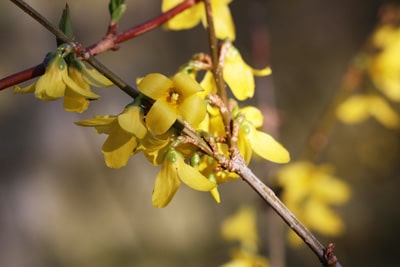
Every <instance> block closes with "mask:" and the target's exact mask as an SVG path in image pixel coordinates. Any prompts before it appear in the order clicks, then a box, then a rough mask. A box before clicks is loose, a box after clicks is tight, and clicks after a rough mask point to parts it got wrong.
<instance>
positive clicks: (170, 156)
mask: <svg viewBox="0 0 400 267" xmlns="http://www.w3.org/2000/svg"><path fill="white" fill-rule="evenodd" d="M181 181H182V182H184V183H185V184H186V185H188V186H189V187H191V188H192V189H195V190H199V191H210V190H211V189H213V188H214V187H215V186H216V185H215V183H213V182H210V181H209V180H208V179H207V178H206V177H204V176H203V175H202V174H201V173H200V172H199V171H197V170H196V169H195V168H193V167H192V166H190V165H188V164H186V163H185V161H184V158H183V156H182V155H181V154H180V153H179V152H177V151H176V150H174V149H169V150H168V151H167V153H166V155H165V158H164V161H163V165H162V168H161V171H160V172H159V173H158V174H157V177H156V181H155V185H154V190H153V196H152V203H153V206H155V207H158V208H163V207H165V206H167V205H168V203H169V202H170V201H171V200H172V198H173V197H174V195H175V193H176V191H177V190H178V188H179V186H180V184H181Z"/></svg>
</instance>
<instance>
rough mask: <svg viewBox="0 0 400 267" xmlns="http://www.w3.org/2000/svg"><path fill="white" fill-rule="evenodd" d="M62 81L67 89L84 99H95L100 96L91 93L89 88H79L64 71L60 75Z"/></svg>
mask: <svg viewBox="0 0 400 267" xmlns="http://www.w3.org/2000/svg"><path fill="white" fill-rule="evenodd" d="M62 79H63V81H64V82H65V84H66V85H67V86H68V88H69V89H71V90H72V91H74V92H75V93H77V94H79V95H81V96H84V97H86V98H89V99H97V98H99V97H100V96H99V95H97V94H95V93H93V92H92V91H90V87H89V88H87V87H86V88H85V87H81V86H79V85H78V84H77V83H76V82H75V81H74V80H72V79H71V78H70V77H69V76H68V73H67V72H66V71H65V72H63V74H62Z"/></svg>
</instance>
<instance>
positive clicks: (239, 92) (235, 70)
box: [223, 45, 271, 101]
mask: <svg viewBox="0 0 400 267" xmlns="http://www.w3.org/2000/svg"><path fill="white" fill-rule="evenodd" d="M269 74H271V69H270V68H269V67H266V68H264V69H262V70H255V69H253V68H251V67H250V66H249V65H247V64H246V62H244V60H243V58H242V56H241V55H240V53H239V51H238V50H237V49H236V48H235V47H234V46H233V45H230V46H229V48H228V51H227V53H226V56H225V63H224V66H223V77H224V80H225V81H226V83H227V84H228V85H229V87H230V88H231V91H232V93H233V95H234V96H235V97H236V98H237V99H238V100H241V101H242V100H245V99H247V98H252V97H253V96H254V89H255V83H254V75H256V76H267V75H269Z"/></svg>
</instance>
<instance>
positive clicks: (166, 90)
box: [138, 72, 206, 135]
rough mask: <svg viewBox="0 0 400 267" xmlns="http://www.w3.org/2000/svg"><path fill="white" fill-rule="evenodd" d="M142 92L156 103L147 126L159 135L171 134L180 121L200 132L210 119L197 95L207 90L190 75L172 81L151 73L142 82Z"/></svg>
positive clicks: (180, 73)
mask: <svg viewBox="0 0 400 267" xmlns="http://www.w3.org/2000/svg"><path fill="white" fill-rule="evenodd" d="M138 89H139V91H140V92H142V93H143V94H144V95H146V96H148V97H150V98H152V99H154V100H155V102H154V104H153V105H152V107H151V108H150V110H149V112H148V113H147V115H146V126H147V128H148V129H149V131H150V132H151V133H153V134H155V135H161V134H164V133H165V132H167V131H168V129H169V128H170V127H171V126H172V125H173V124H174V122H175V121H176V120H177V119H184V120H185V121H186V122H188V123H189V124H190V125H191V126H192V127H193V128H196V127H197V126H198V124H199V123H200V122H201V121H202V120H203V119H204V117H205V115H206V105H205V103H204V101H203V100H202V99H201V98H200V97H199V95H198V94H197V93H198V92H201V91H202V90H203V89H202V88H201V86H200V85H199V84H198V83H197V82H196V81H195V80H194V79H193V78H192V77H190V76H189V75H188V74H186V73H183V72H178V73H177V74H175V76H174V77H173V78H172V80H171V79H169V78H167V77H165V76H164V75H162V74H159V73H151V74H148V75H147V76H146V77H144V78H143V79H142V80H141V81H140V83H139V84H138Z"/></svg>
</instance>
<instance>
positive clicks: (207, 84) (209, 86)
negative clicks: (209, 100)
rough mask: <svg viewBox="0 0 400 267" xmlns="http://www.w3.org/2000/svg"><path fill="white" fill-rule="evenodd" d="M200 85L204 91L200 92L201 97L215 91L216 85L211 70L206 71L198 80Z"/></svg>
mask: <svg viewBox="0 0 400 267" xmlns="http://www.w3.org/2000/svg"><path fill="white" fill-rule="evenodd" d="M200 86H201V87H202V88H204V91H203V92H201V93H200V95H201V97H202V98H205V96H207V95H209V94H216V93H217V85H216V84H215V80H214V76H213V74H212V72H211V71H207V72H206V74H205V75H204V77H203V80H201V82H200Z"/></svg>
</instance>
